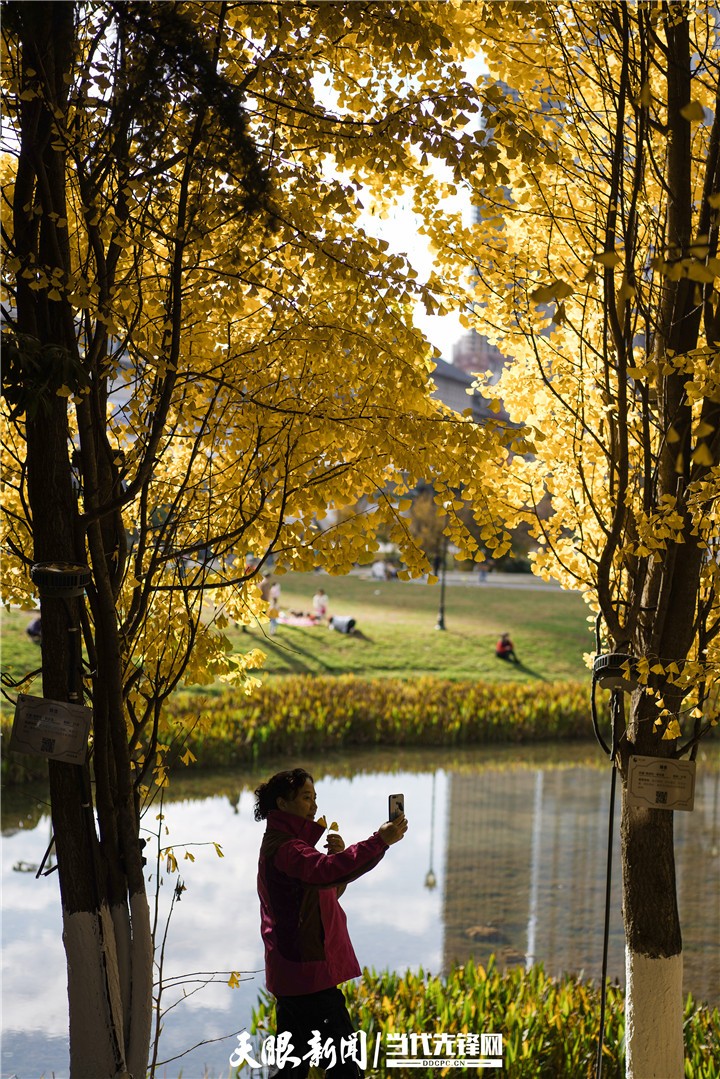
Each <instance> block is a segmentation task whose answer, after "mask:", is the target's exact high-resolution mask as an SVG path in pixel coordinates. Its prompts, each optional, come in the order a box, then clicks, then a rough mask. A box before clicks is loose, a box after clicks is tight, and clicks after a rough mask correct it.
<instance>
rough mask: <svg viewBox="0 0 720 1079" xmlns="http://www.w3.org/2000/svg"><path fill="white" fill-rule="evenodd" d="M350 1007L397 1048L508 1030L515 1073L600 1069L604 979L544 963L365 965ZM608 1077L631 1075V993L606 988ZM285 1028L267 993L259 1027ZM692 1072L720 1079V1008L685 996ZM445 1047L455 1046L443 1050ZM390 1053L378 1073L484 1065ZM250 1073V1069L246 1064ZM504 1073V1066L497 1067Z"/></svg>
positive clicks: (508, 1066) (362, 1024) (577, 1073)
mask: <svg viewBox="0 0 720 1079" xmlns="http://www.w3.org/2000/svg"><path fill="white" fill-rule="evenodd" d="M344 990H345V995H346V998H347V1002H348V1008H349V1010H350V1013H351V1015H352V1017H353V1020H354V1022H355V1024H356V1026H357V1027H358V1029H360V1030H363V1031H365V1033H366V1034H367V1044H368V1046H369V1047H370V1049H371V1050H372V1047H373V1046H374V1044H375V1041H376V1035H377V1034H378V1033H379V1034H381V1035H382V1041H381V1045H382V1046H383V1047H387V1045H388V1041H387V1038H386V1035H387V1034H389V1033H402V1032H405V1033H408V1034H409V1033H413V1032H417V1033H425V1034H434V1033H445V1034H450V1035H453V1034H459V1033H462V1032H465V1033H468V1032H469V1033H475V1034H482V1033H500V1034H502V1043H503V1044H502V1048H503V1074H504V1075H508V1076H512V1079H538V1077H545V1076H552V1077H553V1079H581V1077H583V1076H587V1077H591V1076H594V1075H595V1061H596V1054H597V1048H598V1035H599V1029H600V987H599V986H598V985H597V984H595V983H593V982H590V981H584V980H582V979H581V978H578V977H576V976H575V975H572V974H564V975H563V976H562V977H560V978H552V977H550V976H549V975H547V974H546V973H545V971H544V970H543V968H542V966H540V965H538V966H534V967H532V968H531V969H530V970H525V969H524V967H511V968H510V969H508V970H506V971H504V972H501V971H499V970H498V969H497V967H496V966H495V964H494V962H493V960H492V959H491V961H490V963H489V964H488V967H487V969H485V968H484V967H482V966H480V965H479V964H478V965H476V964H474V963H473V962H472V960H470V961H469V962H467V963H465V964H464V965H461V966H456V967H454V968H453V969H452V970H451V971H450V973H449V974H448V976H447V977H437V976H435V975H432V974H429V973H427V972H424V971H422V970H420V971H419V972H418V973H414V972H412V971H408V972H407V973H406V974H400V973H397V972H393V971H383V972H379V973H378V972H376V971H374V970H367V969H365V970H364V971H363V975H362V979H361V981H360V982H359V983H356V984H353V983H348V984H347V985H345V986H344ZM604 1026H605V1029H604V1037H603V1043H604V1044H603V1072H602V1074H603V1077H604V1079H622V1076H623V1075H624V1073H625V1072H624V1033H625V1016H624V993H623V991H622V989H620V988H619V987H618V986H617V985H610V984H609V985H608V986H607V990H606V1011H605V1024H604ZM274 1029H275V1023H274V1002H273V1001H272V998H270V997H269V996H268V995H267V994H265V993H263V994H262V995H261V998H260V1001H259V1003H258V1006H257V1008H256V1009H255V1010H254V1012H253V1031H254V1032H255V1033H258V1034H260V1035H263V1036H267V1034H268V1033H271V1032H272V1031H274ZM684 1037H685V1079H701V1077H702V1079H720V1014H718V1009H717V1008H710V1007H708V1006H706V1005H702V1006H698V1005H697V1004H696V1003H695V1002H694V1000H693V999H692V997H688V998H687V1000H686V1003H685V1017H684ZM441 1055H443V1056H445V1055H447V1054H445V1053H442V1054H441ZM386 1059H387V1057H386V1052H381V1054H380V1058H379V1062H378V1063H379V1067H378V1069H377V1071H375V1070H373V1075H377V1076H380V1077H382V1076H387V1077H390V1079H392V1077H393V1076H394V1077H397V1076H402V1075H405V1074H407V1075H412V1076H414V1077H418V1079H419V1077H420V1076H439V1075H465V1074H471V1075H477V1069H475V1068H472V1069H469V1070H468V1069H465V1068H450V1067H441V1066H436V1067H433V1068H413V1070H412V1071H409V1070H408V1071H407V1072H406V1071H404V1070H402V1069H400V1070H398V1069H397V1068H395V1067H390V1068H388V1067H387V1065H386ZM240 1074H241V1075H244V1074H245V1072H244V1071H241V1072H240ZM493 1074H494V1073H493Z"/></svg>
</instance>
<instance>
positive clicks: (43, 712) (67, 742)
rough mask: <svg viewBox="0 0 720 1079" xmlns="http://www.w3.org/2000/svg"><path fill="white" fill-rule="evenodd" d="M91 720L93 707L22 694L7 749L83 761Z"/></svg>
mask: <svg viewBox="0 0 720 1079" xmlns="http://www.w3.org/2000/svg"><path fill="white" fill-rule="evenodd" d="M91 719H92V709H91V708H86V707H85V706H84V705H82V704H70V703H69V702H68V701H51V700H48V699H47V698H45V697H28V696H26V695H25V694H24V693H21V694H20V696H19V697H18V700H17V704H16V706H15V719H14V720H13V727H12V734H11V735H10V745H9V748H10V749H14V750H16V751H17V752H18V753H32V754H34V755H35V756H37V757H49V758H52V760H54V761H65V762H66V763H67V764H84V763H85V757H86V755H87V744H88V734H89V733H90V721H91Z"/></svg>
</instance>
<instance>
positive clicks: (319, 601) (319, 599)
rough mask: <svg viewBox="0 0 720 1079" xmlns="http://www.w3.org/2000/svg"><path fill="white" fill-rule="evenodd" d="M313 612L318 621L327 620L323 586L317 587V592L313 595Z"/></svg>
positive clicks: (326, 602)
mask: <svg viewBox="0 0 720 1079" xmlns="http://www.w3.org/2000/svg"><path fill="white" fill-rule="evenodd" d="M312 602H313V614H314V615H315V617H316V618H317V620H318V622H325V621H326V620H327V613H328V603H329V600H328V596H327V592H326V591H325V589H324V588H318V590H317V592H316V593H315V595H314V596H313V601H312Z"/></svg>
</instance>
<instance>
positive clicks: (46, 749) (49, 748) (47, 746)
mask: <svg viewBox="0 0 720 1079" xmlns="http://www.w3.org/2000/svg"><path fill="white" fill-rule="evenodd" d="M40 750H41V752H42V753H54V752H55V739H54V738H43V739H42V741H41V742H40Z"/></svg>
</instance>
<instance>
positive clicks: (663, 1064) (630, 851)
mask: <svg viewBox="0 0 720 1079" xmlns="http://www.w3.org/2000/svg"><path fill="white" fill-rule="evenodd" d="M621 849H622V874H623V917H624V921H625V973H626V1010H625V1039H626V1074H627V1076H628V1079H653V1077H656V1079H681V1077H682V1076H683V1074H684V1063H683V1060H684V1048H683V1007H682V971H683V962H682V937H681V933H680V920H679V916H678V909H677V901H676V889H675V857H674V850H673V814H672V813H671V812H668V811H662V810H657V809H637V808H634V807H631V806H629V805H628V802H627V797H626V795H625V792H623V806H622V823H621Z"/></svg>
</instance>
